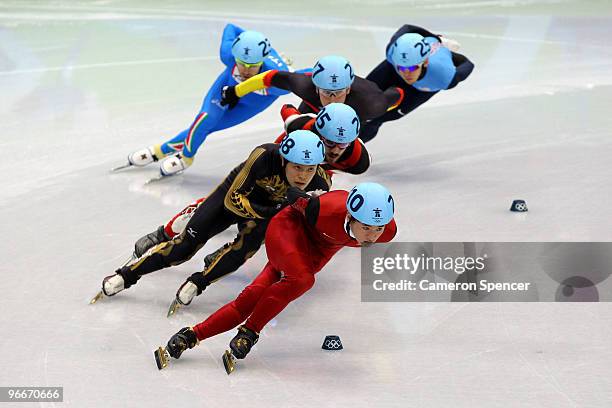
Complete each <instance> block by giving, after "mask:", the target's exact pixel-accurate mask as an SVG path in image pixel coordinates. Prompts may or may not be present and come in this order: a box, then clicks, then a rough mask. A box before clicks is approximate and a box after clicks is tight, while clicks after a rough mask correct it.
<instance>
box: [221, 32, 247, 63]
mask: <svg viewBox="0 0 612 408" xmlns="http://www.w3.org/2000/svg"><path fill="white" fill-rule="evenodd" d="M243 31H244V30H243V29H242V28H240V27H238V26H236V25H233V24H228V25H226V26H225V29H224V30H223V37H222V38H221V46H220V47H219V57H220V58H221V62H223V63H224V64H225V65H227V66H228V67H229V66H233V65H234V63H235V60H234V56H233V55H232V44H234V40H235V39H236V37H238V36H239V35H240V33H242V32H243Z"/></svg>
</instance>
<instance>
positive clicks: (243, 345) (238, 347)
mask: <svg viewBox="0 0 612 408" xmlns="http://www.w3.org/2000/svg"><path fill="white" fill-rule="evenodd" d="M257 340H259V333H256V332H254V331H253V330H251V329H249V328H247V327H246V326H244V325H242V326H240V327H238V334H236V335H235V336H234V338H233V339H232V341H230V348H231V349H232V354H233V355H234V357H236V358H237V359H239V360H242V359H243V358H245V357H246V356H247V354H249V351H251V348H252V347H253V346H254V345H255V344H256V343H257Z"/></svg>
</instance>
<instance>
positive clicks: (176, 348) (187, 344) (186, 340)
mask: <svg viewBox="0 0 612 408" xmlns="http://www.w3.org/2000/svg"><path fill="white" fill-rule="evenodd" d="M196 344H198V337H197V336H196V334H195V332H194V331H193V330H192V329H191V327H183V328H182V329H181V330H180V331H179V332H178V333H176V334H175V335H174V336H172V337H170V340H168V345H167V346H166V350H167V351H168V354H170V355H171V356H172V357H174V358H179V357H180V356H181V354H183V351H185V350H187V349H188V348H190V349H191V348H194V347H195V346H196Z"/></svg>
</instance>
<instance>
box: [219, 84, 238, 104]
mask: <svg viewBox="0 0 612 408" xmlns="http://www.w3.org/2000/svg"><path fill="white" fill-rule="evenodd" d="M238 101H240V98H239V97H238V95H236V87H234V86H227V85H226V86H224V87H223V89H222V90H221V106H225V105H229V108H230V109H232V108H233V107H234V106H236V104H237V103H238Z"/></svg>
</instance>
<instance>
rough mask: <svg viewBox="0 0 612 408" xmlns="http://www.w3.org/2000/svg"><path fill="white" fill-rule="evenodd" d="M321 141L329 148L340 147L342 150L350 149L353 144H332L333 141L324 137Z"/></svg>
mask: <svg viewBox="0 0 612 408" xmlns="http://www.w3.org/2000/svg"><path fill="white" fill-rule="evenodd" d="M321 141H323V144H324V145H325V146H327V147H329V148H330V149H331V148H334V147H339V148H340V149H346V148H347V147H349V146H350V145H351V144H350V143H336V142H332V141H331V140H327V139H326V138H324V137H321Z"/></svg>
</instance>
